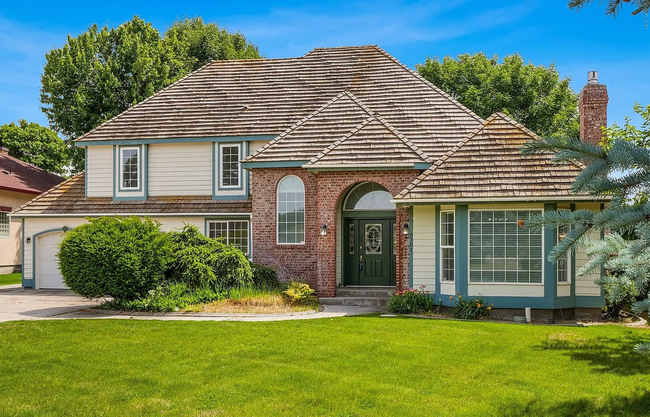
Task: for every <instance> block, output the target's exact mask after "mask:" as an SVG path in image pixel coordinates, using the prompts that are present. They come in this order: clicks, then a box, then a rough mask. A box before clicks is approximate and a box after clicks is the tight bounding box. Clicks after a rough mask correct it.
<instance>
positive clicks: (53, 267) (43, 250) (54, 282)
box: [36, 232, 67, 289]
mask: <svg viewBox="0 0 650 417" xmlns="http://www.w3.org/2000/svg"><path fill="white" fill-rule="evenodd" d="M62 236H63V233H61V232H54V233H48V234H46V235H43V236H40V237H38V242H37V248H36V250H37V260H36V271H37V273H38V278H37V281H36V282H37V283H38V288H43V289H46V288H47V289H63V288H67V287H66V286H65V284H64V283H63V278H61V273H60V272H59V262H58V260H57V259H56V253H57V252H58V251H59V242H60V241H61V237H62Z"/></svg>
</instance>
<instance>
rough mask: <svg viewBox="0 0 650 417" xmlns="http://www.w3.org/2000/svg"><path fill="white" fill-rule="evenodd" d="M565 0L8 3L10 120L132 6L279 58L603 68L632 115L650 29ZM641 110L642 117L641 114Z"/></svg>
mask: <svg viewBox="0 0 650 417" xmlns="http://www.w3.org/2000/svg"><path fill="white" fill-rule="evenodd" d="M566 4H567V1H566V0H550V1H548V0H547V1H542V0H525V1H524V0H521V1H501V2H486V1H477V0H475V1H462V0H448V1H422V2H408V1H405V2H392V1H317V0H313V1H312V2H310V3H309V4H305V3H304V2H272V1H263V2H258V1H252V0H249V1H246V2H238V1H227V2H225V1H209V2H202V1H197V0H195V1H191V2H178V1H167V0H159V1H155V2H144V1H137V0H130V1H106V2H91V1H61V2H46V1H42V2H38V1H28V0H20V1H13V2H11V1H4V0H3V1H1V2H0V125H1V124H4V123H9V122H11V121H17V120H18V119H21V118H24V119H27V120H28V121H34V122H38V123H41V124H44V125H46V124H47V119H46V117H45V115H44V114H43V113H42V112H41V111H40V102H39V89H40V75H41V72H42V69H43V65H44V63H45V53H46V52H47V51H48V50H50V49H53V48H57V47H61V46H63V45H64V43H65V41H66V37H67V35H68V34H70V35H72V36H76V35H78V34H79V33H81V32H83V31H85V30H86V29H87V28H88V26H90V25H91V24H92V23H97V24H99V25H100V26H103V25H109V26H117V25H119V24H120V23H123V22H125V21H127V20H130V19H131V18H132V17H133V15H138V16H140V17H141V18H142V19H144V20H145V21H148V22H151V23H152V24H153V25H154V26H155V27H156V28H157V29H158V30H159V31H160V32H163V31H164V30H165V28H167V27H168V26H169V25H170V24H171V23H172V22H173V21H174V20H175V19H177V18H183V17H193V16H202V17H203V18H204V19H205V20H207V21H213V22H216V23H218V24H219V25H221V26H223V27H226V28H227V29H228V30H231V31H241V32H243V33H244V34H245V35H246V36H247V38H248V39H249V40H250V41H252V42H253V43H255V44H256V45H258V46H259V48H260V51H261V52H262V53H263V54H264V55H265V56H266V57H268V58H281V57H293V56H300V55H304V54H305V53H307V52H308V51H309V50H311V49H312V48H314V47H318V46H342V45H366V44H377V45H379V46H380V47H382V48H383V49H385V50H386V51H388V52H389V53H390V54H392V55H393V56H395V57H396V58H397V59H399V60H401V61H402V62H403V63H405V64H406V65H408V66H410V67H415V64H417V63H421V62H424V60H425V59H426V57H427V56H430V57H433V56H440V57H442V56H446V55H451V56H454V57H455V56H457V55H458V54H461V53H475V52H483V53H485V54H487V55H490V56H491V55H494V54H497V55H499V56H504V55H509V54H512V53H515V52H518V53H520V54H521V55H522V56H523V58H524V59H525V60H526V61H530V62H532V63H533V64H536V65H548V64H550V63H551V62H554V63H555V64H556V66H557V68H558V70H559V71H560V74H561V75H562V76H569V77H571V79H572V83H571V84H572V87H573V89H574V90H575V91H579V90H580V89H581V88H582V86H583V85H584V84H585V82H586V78H587V71H590V70H597V71H599V73H600V81H601V83H604V84H606V85H607V87H608V89H609V96H610V103H609V121H610V124H611V123H612V122H618V123H619V124H620V123H622V122H623V120H624V116H626V115H629V116H631V115H632V114H633V111H632V106H633V104H634V103H635V102H639V103H641V104H642V105H644V106H645V105H648V104H650V27H648V26H647V25H646V21H645V18H644V17H642V16H631V15H630V13H629V9H626V10H623V12H622V13H621V14H620V15H619V16H618V17H616V18H615V19H614V18H611V17H608V16H605V15H604V12H603V7H601V6H599V5H598V1H595V2H594V4H592V5H591V6H589V7H587V8H585V9H583V10H581V11H579V12H575V11H570V10H569V9H568V8H567V5H566ZM633 120H635V121H638V119H637V118H634V119H633Z"/></svg>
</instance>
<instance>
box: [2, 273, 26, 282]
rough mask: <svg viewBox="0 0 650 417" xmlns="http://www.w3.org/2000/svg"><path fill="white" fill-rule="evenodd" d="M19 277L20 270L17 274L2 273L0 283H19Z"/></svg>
mask: <svg viewBox="0 0 650 417" xmlns="http://www.w3.org/2000/svg"><path fill="white" fill-rule="evenodd" d="M21 279H22V274H21V273H20V272H18V273H17V274H2V275H0V285H9V284H20V280H21Z"/></svg>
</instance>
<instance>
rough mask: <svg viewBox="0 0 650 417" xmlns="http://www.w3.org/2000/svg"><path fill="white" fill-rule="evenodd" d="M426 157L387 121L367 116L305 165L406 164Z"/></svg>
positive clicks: (424, 159) (417, 161)
mask: <svg viewBox="0 0 650 417" xmlns="http://www.w3.org/2000/svg"><path fill="white" fill-rule="evenodd" d="M427 162H428V163H430V160H429V158H428V157H427V156H426V155H424V154H423V153H422V151H420V150H419V149H418V148H417V147H416V146H415V145H413V143H411V142H410V141H409V140H408V139H406V138H405V137H404V136H403V135H402V134H401V133H399V132H398V131H397V130H395V129H394V128H393V127H392V126H391V125H390V124H388V123H386V122H385V121H383V120H381V119H380V118H377V117H369V118H368V119H366V120H364V121H363V122H362V123H361V124H360V125H359V126H357V127H356V128H354V129H353V130H352V131H351V132H350V133H348V134H347V135H345V136H344V137H343V138H342V139H340V140H338V141H336V142H334V143H333V144H332V145H330V146H329V147H328V148H327V149H326V150H325V151H324V152H322V153H320V154H318V155H317V156H316V157H314V158H313V159H312V160H311V161H310V162H309V163H308V164H306V165H304V167H306V168H311V167H314V168H317V167H320V166H327V165H330V166H331V165H350V166H351V167H352V166H358V165H387V164H389V165H391V164H392V165H400V164H402V165H405V164H417V163H427Z"/></svg>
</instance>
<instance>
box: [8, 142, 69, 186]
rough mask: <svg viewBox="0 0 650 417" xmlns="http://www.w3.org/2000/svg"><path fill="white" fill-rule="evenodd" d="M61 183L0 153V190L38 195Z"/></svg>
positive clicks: (35, 168)
mask: <svg viewBox="0 0 650 417" xmlns="http://www.w3.org/2000/svg"><path fill="white" fill-rule="evenodd" d="M61 181H63V178H61V177H59V176H58V175H56V174H51V173H49V172H47V171H45V170H44V169H41V168H39V167H37V166H34V165H31V164H28V163H27V162H23V161H21V160H20V159H18V158H14V157H13V156H9V154H6V153H4V151H0V189H1V190H9V191H16V192H19V193H29V194H40V193H42V192H43V191H47V190H49V189H50V188H52V187H53V186H54V185H56V184H58V183H60V182H61Z"/></svg>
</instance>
